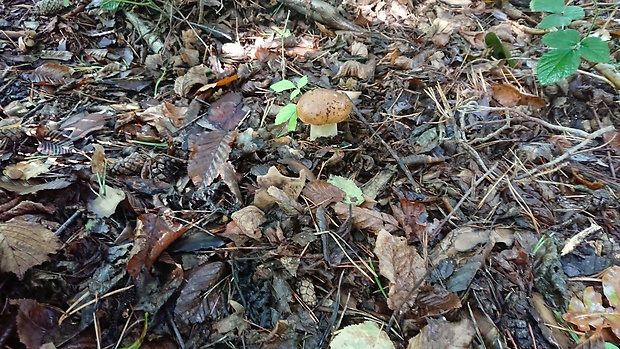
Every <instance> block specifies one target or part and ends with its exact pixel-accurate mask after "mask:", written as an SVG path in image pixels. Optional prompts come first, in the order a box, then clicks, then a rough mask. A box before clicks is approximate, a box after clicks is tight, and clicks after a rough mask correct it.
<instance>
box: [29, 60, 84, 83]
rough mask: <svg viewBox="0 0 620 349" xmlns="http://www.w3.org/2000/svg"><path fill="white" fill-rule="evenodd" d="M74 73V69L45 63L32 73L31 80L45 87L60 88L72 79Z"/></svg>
mask: <svg viewBox="0 0 620 349" xmlns="http://www.w3.org/2000/svg"><path fill="white" fill-rule="evenodd" d="M74 72H75V71H74V70H73V68H71V67H69V66H66V65H62V64H58V63H45V64H42V65H40V66H38V67H37V68H36V69H35V70H34V72H32V75H31V76H30V80H31V81H32V82H35V83H39V84H43V85H53V86H60V85H63V84H65V83H66V82H67V81H68V80H69V79H71V76H72V75H73V73H74Z"/></svg>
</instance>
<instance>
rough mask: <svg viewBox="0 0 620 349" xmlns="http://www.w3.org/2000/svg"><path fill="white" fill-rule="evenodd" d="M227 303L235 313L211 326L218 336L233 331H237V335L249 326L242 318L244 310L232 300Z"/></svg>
mask: <svg viewBox="0 0 620 349" xmlns="http://www.w3.org/2000/svg"><path fill="white" fill-rule="evenodd" d="M228 303H229V304H230V306H231V307H232V308H233V309H234V310H235V312H234V313H232V314H230V315H228V316H227V317H225V318H223V319H222V320H220V321H218V322H216V323H215V324H213V328H215V330H216V331H217V333H219V334H226V333H229V332H232V331H234V330H237V331H238V332H239V333H243V331H244V330H245V329H246V328H247V327H248V326H249V324H248V322H247V321H245V318H244V317H245V308H244V307H243V306H242V305H241V304H239V303H238V302H235V301H234V300H232V299H231V300H230V301H228Z"/></svg>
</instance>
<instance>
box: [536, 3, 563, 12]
mask: <svg viewBox="0 0 620 349" xmlns="http://www.w3.org/2000/svg"><path fill="white" fill-rule="evenodd" d="M564 7H565V5H564V1H563V0H532V1H530V9H531V10H532V11H535V12H551V13H562V12H563V11H564Z"/></svg>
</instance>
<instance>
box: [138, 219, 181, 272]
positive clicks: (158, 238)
mask: <svg viewBox="0 0 620 349" xmlns="http://www.w3.org/2000/svg"><path fill="white" fill-rule="evenodd" d="M185 230H186V228H185V226H183V225H182V224H181V223H176V222H173V221H171V220H170V219H169V218H168V217H164V216H160V215H156V214H154V213H146V214H143V215H140V216H139V217H138V219H137V220H136V229H135V234H136V237H135V240H134V245H133V248H132V249H131V253H130V257H129V261H128V262H127V271H128V272H129V274H130V275H131V276H132V277H133V278H134V279H135V278H137V277H138V275H139V274H140V271H142V267H143V266H146V268H147V269H150V268H151V267H152V266H153V263H154V262H155V260H156V259H157V257H159V255H160V254H161V253H162V252H163V251H164V250H165V249H166V248H167V247H168V246H170V244H171V243H173V242H174V241H175V240H176V239H178V238H179V237H181V235H183V233H185Z"/></svg>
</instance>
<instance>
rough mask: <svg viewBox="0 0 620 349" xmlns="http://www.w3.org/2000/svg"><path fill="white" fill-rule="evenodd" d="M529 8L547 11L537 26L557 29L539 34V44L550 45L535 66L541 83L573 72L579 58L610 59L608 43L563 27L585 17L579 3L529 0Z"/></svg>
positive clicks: (553, 81) (549, 81)
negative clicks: (576, 4) (540, 37)
mask: <svg viewBox="0 0 620 349" xmlns="http://www.w3.org/2000/svg"><path fill="white" fill-rule="evenodd" d="M530 9H531V10H532V11H535V12H547V13H551V14H550V15H548V16H546V17H545V18H543V20H542V21H541V22H540V23H539V24H538V27H539V28H543V29H550V28H560V29H558V30H557V31H553V32H550V33H547V34H545V35H543V37H542V42H543V44H545V45H547V46H549V47H551V48H553V50H551V51H549V52H547V53H545V54H544V55H543V56H542V57H540V60H539V61H538V65H537V68H536V76H537V77H538V81H539V82H540V83H541V84H542V85H548V84H552V83H555V82H558V81H560V80H562V79H564V78H567V77H569V76H571V75H573V74H574V73H575V72H576V71H577V69H578V68H579V63H581V59H584V60H586V61H589V62H592V63H606V62H609V60H610V59H611V53H610V50H609V46H608V45H607V44H606V43H605V42H604V41H603V40H602V39H601V38H598V37H594V36H588V35H585V36H584V37H583V38H582V37H581V35H580V34H579V32H578V31H576V30H574V29H564V28H563V27H565V26H567V25H569V24H570V23H571V22H572V21H574V20H576V19H580V18H583V17H585V12H584V10H583V9H582V8H581V7H579V6H574V5H568V6H567V5H565V4H564V1H563V0H532V1H531V2H530Z"/></svg>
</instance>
